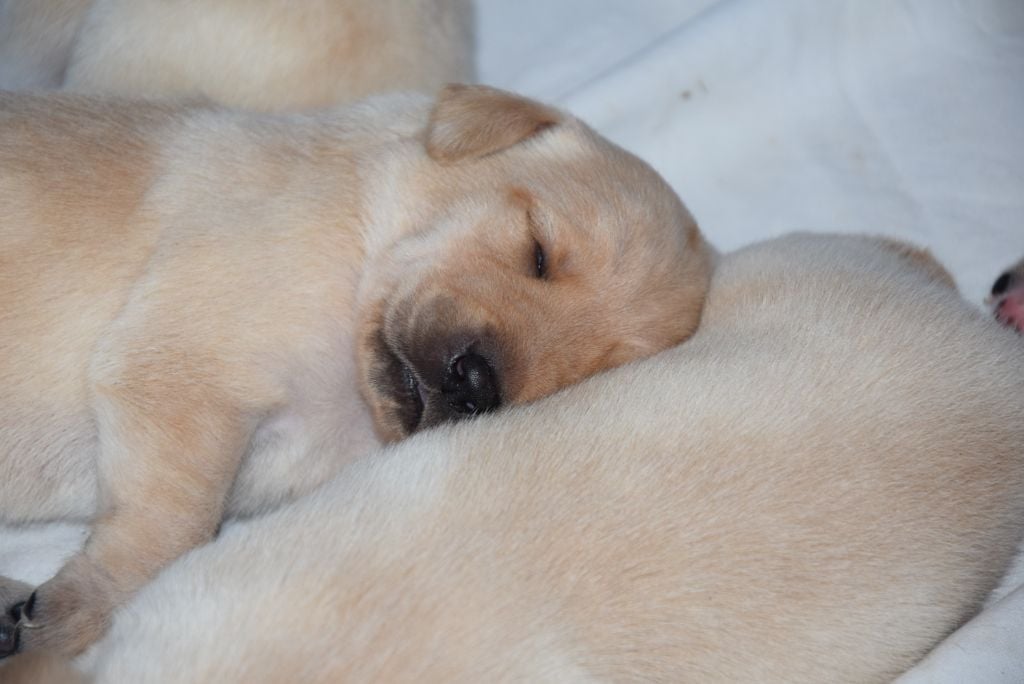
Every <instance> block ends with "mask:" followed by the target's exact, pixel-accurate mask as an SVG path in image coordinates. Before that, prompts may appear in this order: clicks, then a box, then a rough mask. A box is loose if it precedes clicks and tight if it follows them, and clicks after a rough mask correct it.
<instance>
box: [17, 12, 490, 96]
mask: <svg viewBox="0 0 1024 684" xmlns="http://www.w3.org/2000/svg"><path fill="white" fill-rule="evenodd" d="M473 34H474V12H473V4H472V1H471V0H303V1H302V2H293V1H292V0H176V1H175V2H166V0H52V1H51V0H46V1H45V2H40V1H38V0H0V89H8V90H25V89H34V88H63V89H65V90H72V91H76V92H88V93H102V94H109V95H122V96H131V97H146V98H156V99H174V100H194V101H209V102H216V103H219V104H223V105H228V106H233V107H244V108H247V109H254V110H262V111H280V110H294V109H311V108H319V107H325V106H330V105H337V104H341V103H345V102H352V101H355V100H358V99H361V98H363V97H365V96H366V95H370V94H372V93H377V92H382V91H387V90H419V91H421V92H426V93H429V94H434V93H436V92H437V91H438V90H439V89H440V88H441V87H442V86H443V85H444V84H445V83H450V82H461V83H464V82H469V81H472V80H473V79H474V77H475V70H474V66H473V64H474V59H473V52H474V44H473Z"/></svg>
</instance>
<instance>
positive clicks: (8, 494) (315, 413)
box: [0, 86, 712, 653]
mask: <svg viewBox="0 0 1024 684" xmlns="http://www.w3.org/2000/svg"><path fill="white" fill-rule="evenodd" d="M0 211H2V214H3V217H4V218H3V223H2V224H0V312H2V314H0V320H2V324H0V385H2V386H3V388H4V390H3V392H2V393H0V519H2V520H3V521H5V522H29V521H40V520H52V519H92V520H94V526H93V529H92V534H91V536H90V538H89V540H88V542H87V543H86V545H85V548H84V550H83V551H82V552H81V553H80V554H78V555H76V556H74V557H73V558H72V559H71V560H70V561H69V562H68V563H67V565H66V566H65V567H64V568H63V569H62V570H61V571H60V572H59V573H58V574H57V576H56V577H55V578H54V579H52V580H51V581H49V582H47V583H46V584H44V585H43V586H42V587H41V588H39V590H38V591H37V592H36V593H35V594H33V595H32V596H31V597H30V598H29V599H28V600H27V602H26V603H24V604H23V605H21V606H15V607H14V610H13V611H12V615H14V616H15V617H17V615H18V614H19V613H20V614H21V620H22V622H23V623H24V627H25V629H23V630H22V632H21V638H20V641H21V647H22V648H26V649H31V648H36V647H38V648H43V647H48V648H53V649H57V650H61V651H64V652H67V653H75V652H77V651H79V650H81V649H82V648H83V647H84V646H86V645H87V644H89V643H90V642H91V641H92V640H93V639H95V637H96V636H98V635H99V634H100V633H101V632H102V631H103V629H104V628H105V625H106V623H107V620H108V617H109V614H110V612H111V610H112V609H113V608H114V607H115V606H117V605H118V604H120V603H122V602H123V601H124V600H125V599H126V598H127V597H129V596H130V595H131V594H132V593H133V592H134V591H135V590H137V589H138V588H139V587H140V586H141V585H142V584H144V583H145V582H146V581H148V580H149V579H150V578H151V577H152V576H153V575H154V574H155V573H156V572H157V571H158V570H160V568H162V567H163V566H164V565H165V564H166V563H168V562H169V561H171V560H172V559H174V558H176V557H177V556H178V555H180V554H181V553H182V552H184V551H186V550H188V549H190V548H192V547H194V546H196V545H198V544H201V543H203V542H205V541H207V540H208V539H210V537H211V536H212V535H213V533H214V531H215V530H216V528H217V526H218V524H219V523H220V521H221V519H222V518H223V517H224V516H225V514H232V515H239V514H242V515H244V514H249V513H253V512H257V511H260V510H264V509H266V508H267V507H269V506H272V505H274V504H276V503H278V502H280V501H282V500H285V499H288V498H290V497H293V496H295V495H296V494H298V493H301V492H304V491H306V490H309V489H310V488H312V487H313V486H315V485H317V484H319V483H321V482H322V481H324V480H325V479H326V478H328V477H329V476H330V475H332V474H333V473H335V472H336V471H337V470H338V468H339V467H340V466H341V465H343V464H344V463H346V462H347V461H348V460H350V459H352V458H354V457H356V456H357V455H359V454H362V453H364V452H366V451H367V450H368V449H369V448H371V447H372V446H374V445H376V444H377V443H378V439H383V440H385V441H390V440H396V439H399V438H402V437H405V436H406V435H409V434H410V433H412V432H415V431H417V430H420V429H422V428H424V427H427V426H431V425H436V424H439V423H443V422H447V421H451V420H457V419H459V418H463V417H466V416H470V415H474V414H477V413H483V412H486V411H489V410H492V409H494V408H496V407H498V406H499V405H502V404H515V403H522V402H526V401H530V400H533V399H537V398H539V397H542V396H544V395H546V394H549V393H551V392H553V391H554V390H556V389H558V388H560V387H562V386H564V385H567V384H570V383H574V382H576V381H578V380H580V379H582V378H584V377H586V376H588V375H591V374H593V373H595V372H597V371H600V370H602V369H605V368H609V367H612V366H615V365H618V364H621V363H624V362H626V361H629V360H631V359H635V358H638V357H641V356H646V355H649V354H651V353H653V352H655V351H658V350H660V349H664V348H666V347H668V346H671V345H673V344H676V343H678V342H680V341H681V340H683V339H685V338H687V337H688V336H689V335H690V334H691V333H693V331H694V330H695V328H696V327H697V323H698V319H699V317H700V313H701V308H702V305H703V301H704V295H705V292H706V289H707V286H708V281H709V278H710V269H711V259H712V254H711V252H710V250H709V248H708V247H707V246H706V244H705V243H704V241H703V240H702V238H701V235H700V233H699V232H698V229H697V227H696V225H695V224H694V222H693V219H692V218H691V217H690V215H689V213H688V212H687V211H686V209H685V208H684V206H683V205H682V204H681V203H680V201H679V200H678V198H677V197H676V195H675V194H674V193H673V192H672V191H671V190H670V189H669V187H668V186H667V185H666V184H665V183H664V182H663V181H662V180H661V179H660V178H659V177H658V176H657V175H656V174H655V173H654V172H653V171H652V170H651V169H650V168H649V167H648V166H646V165H645V164H643V163H642V162H641V161H639V160H638V159H636V158H635V157H633V156H631V155H629V154H627V153H626V152H624V151H622V150H621V149H618V148H616V147H614V146H613V145H611V144H610V143H608V142H607V141H605V140H603V139H602V138H600V137H599V136H597V135H596V134H595V133H593V132H592V131H591V130H590V129H588V128H587V127H586V126H585V125H584V124H582V123H581V122H579V121H577V120H575V119H573V118H571V117H570V116H568V115H566V114H563V113H561V112H558V111H556V110H553V109H551V108H549V107H547V106H544V105H541V104H539V103H536V102H533V101H530V100H526V99H523V98H520V97H517V96H514V95H511V94H508V93H504V92H501V91H497V90H494V89H490V88H484V87H471V86H470V87H466V86H453V87H449V88H447V89H445V90H444V91H443V92H442V93H441V94H440V96H439V97H438V98H437V100H436V101H431V100H430V99H427V98H425V97H420V96H388V97H383V98H379V99H376V100H370V101H367V102H365V103H362V104H359V105H355V106H353V107H351V108H349V109H347V110H344V111H342V112H340V113H335V114H323V115H315V116H313V115H290V116H268V115H254V114H245V113H237V112H229V111H222V110H218V109H198V110H196V109H193V110H185V109H178V108H175V107H172V106H163V105H158V104H140V103H135V104H129V103H124V102H116V101H104V100H97V99H89V98H83V97H76V96H68V95H51V96H46V97H38V96H24V95H22V96H0ZM0 641H2V640H0ZM8 646H9V648H8V650H10V647H12V646H13V645H12V644H9V645H8Z"/></svg>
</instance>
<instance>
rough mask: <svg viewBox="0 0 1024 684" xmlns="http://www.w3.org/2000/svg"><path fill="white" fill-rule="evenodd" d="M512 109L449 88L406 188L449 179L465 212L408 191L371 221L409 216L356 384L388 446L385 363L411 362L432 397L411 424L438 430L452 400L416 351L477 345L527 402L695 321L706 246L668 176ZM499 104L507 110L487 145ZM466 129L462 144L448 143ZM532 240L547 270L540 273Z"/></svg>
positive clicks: (507, 392) (380, 288)
mask: <svg viewBox="0 0 1024 684" xmlns="http://www.w3.org/2000/svg"><path fill="white" fill-rule="evenodd" d="M453 100H454V101H457V102H459V104H458V105H455V104H453V103H452V101H453ZM507 102H508V100H507V96H506V95H500V96H498V97H495V96H494V95H493V93H492V91H488V90H485V89H474V88H462V87H459V88H453V89H449V90H447V91H446V92H445V94H443V95H442V97H441V104H440V105H439V106H438V107H437V108H435V110H434V112H433V114H432V116H431V122H430V124H429V125H428V128H427V140H426V146H427V150H428V153H430V154H431V155H432V156H433V157H435V158H436V157H437V156H438V155H440V156H441V160H442V162H443V165H442V166H441V168H440V169H438V170H437V171H436V172H434V171H432V173H431V177H430V178H416V181H415V185H416V186H417V187H423V188H429V189H428V191H427V196H429V197H438V196H442V197H443V196H451V195H452V190H451V189H452V188H457V189H458V192H459V193H460V195H461V197H460V198H459V199H458V200H457V201H458V203H459V204H460V208H461V209H462V211H461V216H453V215H448V214H444V213H442V214H437V213H436V212H433V210H431V209H430V208H428V207H422V206H419V205H418V201H417V199H416V198H414V197H412V198H411V197H405V198H404V201H405V202H407V203H408V205H409V206H410V208H409V209H404V208H403V212H402V213H400V214H398V215H396V213H397V212H389V213H385V214H384V216H385V218H384V219H381V220H386V221H390V222H403V221H408V222H409V223H410V229H409V231H408V236H407V237H406V238H405V239H404V240H402V241H400V242H398V243H396V244H394V245H392V246H391V247H390V248H389V249H388V251H387V254H386V258H385V259H382V260H381V261H380V262H379V265H378V264H375V268H374V269H373V276H372V277H371V278H368V279H367V281H366V282H365V283H364V288H363V294H362V296H361V301H362V302H363V311H364V312H366V314H368V315H367V316H364V318H363V319H362V322H361V324H360V330H361V340H362V350H363V353H362V354H361V355H360V361H361V362H362V364H363V365H362V366H361V368H362V374H363V391H364V396H366V397H367V400H368V401H369V403H370V405H371V406H372V407H373V409H374V415H375V416H376V418H377V423H378V426H379V427H380V428H381V433H380V434H381V436H382V437H383V438H384V439H395V438H398V437H402V436H404V435H406V434H408V432H409V426H408V425H407V424H404V423H403V421H402V419H401V418H400V413H401V411H400V407H396V405H395V403H394V402H393V396H392V395H391V394H389V393H388V392H383V393H382V392H381V389H380V387H381V382H380V380H379V375H380V374H381V372H382V371H381V370H380V368H381V367H382V366H383V365H385V364H386V362H385V360H384V359H383V357H388V356H390V355H391V354H394V355H396V356H398V357H400V359H401V360H402V361H403V362H404V363H406V364H407V365H408V366H410V367H411V368H412V371H413V374H414V375H416V377H417V380H418V381H419V383H420V385H421V387H422V388H424V389H425V391H426V394H427V395H428V397H429V399H428V405H427V406H426V407H425V410H424V413H423V418H422V420H421V422H420V425H421V426H422V425H432V424H435V423H437V422H443V420H445V419H447V418H448V417H449V414H448V413H445V412H443V411H440V410H437V411H435V406H434V404H443V403H444V402H445V401H446V399H445V397H444V396H442V392H441V389H440V387H439V385H440V380H439V379H438V377H437V373H436V371H434V369H432V368H431V366H432V365H437V364H439V363H441V362H440V361H439V360H438V359H436V358H423V356H422V354H419V353H418V350H422V349H424V348H426V349H430V350H434V349H442V348H454V347H457V346H459V345H462V346H469V347H473V346H474V345H475V344H479V346H480V347H482V349H483V351H482V353H483V354H484V355H485V356H487V357H488V360H489V361H490V362H491V364H492V365H493V366H494V367H495V370H496V373H497V375H498V378H499V385H500V391H501V394H502V398H503V401H504V402H507V403H522V402H524V401H531V400H533V399H537V398H539V397H542V396H545V395H547V394H550V393H551V392H553V391H554V390H556V389H558V388H559V387H563V386H565V385H567V384H571V383H573V382H577V381H578V380H580V379H582V378H584V377H587V376H589V375H592V374H594V373H596V372H598V371H600V370H603V369H606V368H611V367H614V366H617V365H620V364H622V363H625V362H627V361H630V360H633V359H636V358H640V357H643V356H647V355H650V354H651V353H654V352H655V351H657V350H660V349H664V348H665V347H668V346H671V345H673V344H677V343H678V342H681V341H682V340H684V339H686V338H687V337H689V336H690V335H691V334H692V333H693V331H694V330H695V329H696V327H697V324H698V322H699V320H700V311H701V304H702V301H703V292H704V290H705V288H706V287H707V282H708V278H709V276H710V272H711V262H712V254H711V250H710V249H709V248H708V247H707V246H706V245H705V244H704V242H703V239H702V238H701V236H700V233H699V231H698V230H697V226H696V224H695V223H694V221H693V218H692V217H691V216H690V215H689V213H688V212H687V211H686V209H685V207H683V205H682V204H681V203H680V202H679V201H678V200H677V199H676V198H675V196H674V195H673V194H672V193H671V192H670V191H669V189H668V187H667V186H666V185H665V184H664V182H663V181H661V179H659V178H658V177H657V175H656V174H655V173H654V172H653V171H652V170H651V169H650V168H648V167H647V166H646V165H644V164H641V163H637V162H636V161H635V160H631V159H630V158H629V157H628V155H626V154H625V153H624V152H622V151H621V150H617V149H612V150H609V149H608V148H607V146H606V145H605V144H604V143H599V142H598V141H599V138H598V137H597V136H596V135H595V134H594V133H593V132H591V131H589V130H588V129H586V128H585V127H584V126H582V125H581V124H579V123H578V122H573V121H568V120H565V118H564V116H561V115H558V117H559V118H558V119H556V113H554V112H553V111H552V110H551V109H549V108H546V107H540V106H537V105H535V104H531V103H522V102H520V103H519V104H517V105H516V106H515V107H513V108H512V111H507ZM495 110H497V111H499V112H503V113H504V119H501V120H502V122H503V123H502V125H501V126H499V127H497V128H496V129H495V130H494V135H495V139H493V140H491V141H489V142H488V141H487V140H486V137H487V136H488V135H489V131H490V130H491V129H489V128H488V124H490V123H491V122H492V121H494V120H495V119H496V118H500V117H497V116H496V114H495ZM462 130H465V131H466V135H467V138H468V140H469V141H471V142H467V143H466V144H465V145H463V146H462V147H457V146H455V145H452V144H450V143H449V142H448V140H447V139H448V138H450V137H452V136H456V134H457V133H458V132H459V131H462ZM510 131H518V132H519V134H520V135H523V136H528V137H527V138H526V141H525V143H522V144H520V145H518V146H514V147H512V148H511V149H508V150H507V152H506V153H505V154H503V155H500V156H495V155H494V152H495V151H496V150H500V149H503V148H506V147H508V146H509V144H510V143H509V139H510V138H509V135H510ZM435 136H439V138H440V139H437V138H435ZM488 165H500V166H501V168H503V169H504V170H505V172H506V174H507V175H506V179H507V180H505V181H503V182H502V183H501V184H497V185H495V184H493V183H491V182H490V181H489V180H488V181H485V184H482V183H481V182H480V181H481V178H486V177H485V176H482V175H481V173H482V169H484V168H486V167H487V166H488ZM451 201H455V200H454V198H452V200H451ZM445 204H446V205H448V204H449V202H447V201H446V202H445ZM431 224H437V225H443V226H444V230H437V229H430V228H427V226H430V225H431ZM666 225H669V226H674V229H673V230H664V229H663V228H662V227H663V226H666ZM536 244H540V245H541V247H542V249H543V252H544V254H545V258H546V262H547V269H546V273H545V275H544V277H537V274H536V273H535V268H534V266H535V265H534V250H535V245H536ZM641 274H642V275H641ZM595 320H600V321H602V323H601V325H599V326H595V325H592V323H591V322H592V321H595ZM449 338H455V341H453V342H451V343H450V345H449V347H446V344H447V340H448V339H449ZM382 344H383V345H384V346H386V347H387V348H388V349H389V350H390V352H381V350H380V347H381V345H382ZM432 353H434V352H433V351H432ZM451 353H452V354H456V355H457V351H455V352H451ZM432 371H434V372H433V374H432ZM385 384H386V383H385Z"/></svg>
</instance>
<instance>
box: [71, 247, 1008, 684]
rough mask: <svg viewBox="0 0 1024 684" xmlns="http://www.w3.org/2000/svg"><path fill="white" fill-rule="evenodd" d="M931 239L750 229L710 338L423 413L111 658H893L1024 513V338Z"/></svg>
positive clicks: (157, 597) (334, 671)
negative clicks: (457, 412)
mask: <svg viewBox="0 0 1024 684" xmlns="http://www.w3.org/2000/svg"><path fill="white" fill-rule="evenodd" d="M923 258H924V257H923V256H922V254H921V253H920V252H906V251H902V252H901V251H899V250H894V249H892V244H891V243H883V242H878V241H873V240H869V239H864V238H853V237H844V238H839V237H834V238H830V237H820V236H795V237H789V238H784V239H781V240H778V241H773V242H770V243H766V244H763V245H759V246H755V247H752V248H749V249H746V250H742V251H741V252H738V253H736V254H734V255H730V256H728V257H726V258H725V259H724V260H723V262H722V263H721V265H720V267H719V268H718V270H717V271H716V274H715V276H714V282H713V285H712V289H711V293H710V297H709V301H708V304H707V311H706V317H705V320H704V322H703V323H702V326H701V328H700V330H699V331H698V333H697V334H696V335H695V336H694V337H693V338H692V339H691V340H690V341H689V342H688V343H687V344H685V345H682V346H681V347H678V348H676V349H672V350H670V351H667V352H664V353H662V354H660V355H658V356H656V357H654V358H652V359H648V360H646V361H643V362H640V363H636V364H632V365H629V366H627V367H624V368H620V369H617V370H614V371H611V372H609V373H607V374H604V375H602V376H601V377H597V378H592V379H591V380H589V381H587V382H586V383H583V384H581V385H578V386H575V387H572V388H569V389H567V390H566V391H564V392H561V393H559V394H558V395H556V396H553V397H549V398H548V399H545V400H544V401H542V402H537V403H535V404H532V405H530V406H525V407H517V408H515V409H513V410H510V411H508V412H505V413H503V414H501V415H498V416H493V417H486V418H483V419H481V420H479V421H473V422H472V423H463V424H460V425H457V426H453V427H451V428H443V429H440V430H437V431H431V432H429V433H422V434H420V435H417V436H415V437H414V438H413V439H411V440H408V441H405V442H403V443H402V444H400V445H398V446H397V447H394V448H391V449H390V450H389V451H387V452H384V453H380V454H376V455H375V456H374V457H372V458H368V459H365V460H362V461H360V462H358V463H356V464H354V465H353V466H352V467H351V468H350V469H348V470H347V471H346V474H345V477H342V478H338V479H337V480H335V481H333V482H332V483H331V484H329V485H327V486H325V487H324V488H322V489H320V490H319V491H317V492H315V493H314V494H312V495H310V496H309V497H306V498H305V499H303V500H301V501H299V502H296V503H294V504H291V505H289V506H288V507H286V508H283V509H281V510H279V511H277V512H275V513H272V514H271V515H269V516H267V517H264V518H261V519H258V520H254V521H249V522H243V523H239V524H236V525H234V526H233V527H232V528H230V529H228V530H227V531H226V532H225V533H224V534H223V535H222V536H221V538H220V539H219V540H218V542H217V543H216V544H214V545H210V546H207V547H205V548H202V549H199V550H197V551H195V552H193V553H192V554H190V555H189V556H187V557H185V558H184V559H182V560H181V561H179V562H178V563H177V564H176V565H174V566H173V567H171V568H170V569H169V570H168V571H167V572H165V573H164V574H162V575H161V577H160V578H159V579H158V580H157V581H155V582H154V583H153V584H151V585H150V586H149V587H147V588H146V589H145V590H144V591H143V592H142V593H141V594H140V595H139V596H138V597H137V598H136V600H135V601H134V602H133V603H132V604H131V606H129V607H128V608H126V609H125V610H124V611H122V612H121V613H119V615H118V618H117V620H116V622H115V625H114V628H113V629H112V630H111V632H110V633H109V634H108V636H107V637H106V638H105V639H104V640H103V641H102V642H100V643H99V644H98V645H97V647H96V649H95V651H94V652H93V656H94V657H93V658H91V659H90V662H91V663H92V665H91V671H92V674H93V676H94V677H95V681H98V682H121V681H138V682H147V681H154V682H155V681H160V682H169V681H183V682H185V681H239V682H241V681H244V682H260V681H266V682H276V681H309V682H336V681H352V682H358V681H417V682H425V681H438V682H441V681H443V682H479V681H494V682H498V681H558V682H565V681H597V680H608V681H672V682H684V681H694V682H708V681H759V682H769V681H780V682H805V681H806V682H822V681H828V682H845V681H849V682H868V681H888V680H889V679H891V678H892V677H893V676H895V675H896V674H898V673H899V672H901V671H902V670H903V669H905V668H907V667H908V666H910V665H911V664H913V663H914V662H915V661H916V660H917V659H918V658H920V657H921V656H922V655H923V654H924V653H926V652H927V651H928V650H929V649H930V648H931V647H932V646H933V645H934V644H936V643H937V642H938V641H939V640H940V639H941V638H943V636H944V635H946V634H948V633H949V632H950V631H951V630H953V629H954V628H955V627H956V626H957V625H959V624H960V623H962V622H963V621H964V620H965V619H967V618H968V617H970V616H971V614H972V612H973V611H975V610H976V609H977V607H978V606H979V605H980V603H981V601H982V600H983V598H984V596H985V594H986V593H987V592H988V591H989V590H990V589H991V588H992V587H993V585H994V584H995V582H996V581H997V579H998V577H999V576H1000V574H1001V572H1002V570H1003V568H1004V567H1005V565H1006V564H1007V562H1008V560H1009V558H1010V556H1011V554H1012V552H1013V549H1014V548H1015V545H1016V543H1017V542H1018V541H1019V540H1020V537H1021V528H1022V525H1024V523H1022V520H1024V446H1022V445H1024V424H1022V423H1021V421H1020V420H1019V418H1020V415H1021V413H1022V411H1024V392H1022V391H1021V390H1022V389H1024V348H1022V347H1021V345H1020V344H1019V340H1017V339H1015V336H1014V335H1012V334H1011V333H1009V332H1008V331H1006V330H1003V329H1000V328H999V326H997V324H996V323H995V322H993V321H991V320H986V318H985V317H984V316H982V315H981V314H980V313H979V312H977V311H975V310H974V309H973V308H972V307H970V306H968V305H967V304H966V303H965V302H963V301H962V300H961V299H960V298H959V296H958V295H957V294H956V292H955V291H954V290H953V289H952V288H950V287H949V285H948V284H947V283H946V282H944V281H943V279H941V278H937V277H936V273H940V272H941V271H940V270H939V269H936V268H932V267H931V266H929V268H928V269H922V268H921V267H920V266H921V262H922V260H923Z"/></svg>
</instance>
